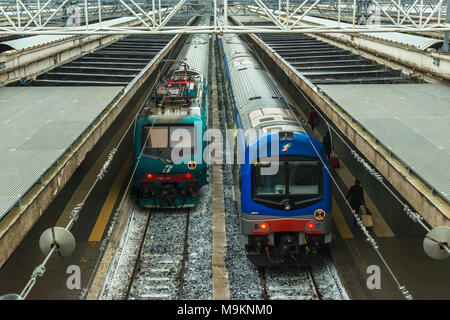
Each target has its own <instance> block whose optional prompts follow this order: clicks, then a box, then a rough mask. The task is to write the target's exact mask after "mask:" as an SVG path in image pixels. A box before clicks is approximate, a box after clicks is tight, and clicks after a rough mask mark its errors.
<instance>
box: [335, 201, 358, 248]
mask: <svg viewBox="0 0 450 320" xmlns="http://www.w3.org/2000/svg"><path fill="white" fill-rule="evenodd" d="M331 212H332V217H333V221H334V223H335V224H336V227H337V228H338V231H339V234H340V235H341V237H342V238H344V239H353V238H354V236H353V233H352V231H351V230H350V228H349V227H348V225H347V222H346V221H345V218H344V215H343V214H342V211H341V209H340V208H339V206H338V204H337V202H336V200H335V199H334V197H332V202H331Z"/></svg>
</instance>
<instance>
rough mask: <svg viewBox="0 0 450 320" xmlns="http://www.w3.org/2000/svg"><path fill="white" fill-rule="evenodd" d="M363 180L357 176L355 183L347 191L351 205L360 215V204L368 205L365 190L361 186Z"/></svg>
mask: <svg viewBox="0 0 450 320" xmlns="http://www.w3.org/2000/svg"><path fill="white" fill-rule="evenodd" d="M360 183H361V180H360V179H359V178H356V180H355V184H354V185H353V186H351V188H350V190H348V193H347V196H346V198H347V200H349V202H350V206H351V207H352V209H353V210H355V212H356V213H357V214H359V215H361V211H360V206H361V205H362V204H363V205H366V202H365V200H364V191H363V188H362V187H361V186H360Z"/></svg>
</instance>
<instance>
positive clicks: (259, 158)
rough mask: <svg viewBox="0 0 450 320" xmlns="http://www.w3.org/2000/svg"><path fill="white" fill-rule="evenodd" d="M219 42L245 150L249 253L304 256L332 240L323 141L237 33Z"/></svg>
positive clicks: (270, 257) (288, 259) (285, 259)
mask: <svg viewBox="0 0 450 320" xmlns="http://www.w3.org/2000/svg"><path fill="white" fill-rule="evenodd" d="M219 44H220V51H221V55H222V61H223V65H222V67H223V73H224V75H225V78H226V80H225V82H226V88H227V90H228V96H229V100H230V102H231V103H230V104H231V108H232V111H233V116H234V121H235V128H234V129H235V137H236V140H237V146H238V149H239V150H240V152H241V154H242V155H243V156H244V155H245V159H244V158H243V160H245V161H242V162H241V163H242V164H241V165H240V166H239V176H240V183H239V185H238V186H237V189H239V191H238V192H237V199H238V204H239V207H240V228H241V232H242V234H243V235H244V236H245V237H244V238H245V239H246V245H245V247H246V251H247V253H248V255H249V258H250V259H251V260H252V261H253V262H254V263H255V264H257V265H272V264H277V263H293V262H294V263H295V262H296V261H305V259H304V258H305V257H307V256H312V255H311V253H314V254H315V253H318V252H319V251H320V250H319V249H320V247H322V246H323V245H324V244H326V243H330V242H331V185H330V177H329V175H328V172H327V171H326V168H325V167H324V166H325V165H327V164H326V161H322V160H321V159H326V158H325V154H324V149H323V146H322V144H321V143H319V142H318V141H317V140H316V139H314V138H313V137H312V136H311V135H308V134H307V133H306V132H305V130H304V128H303V127H302V126H301V125H300V123H299V122H298V120H297V119H298V115H297V114H296V113H295V112H294V111H293V108H291V107H290V105H289V104H288V103H287V99H286V98H285V97H284V95H283V94H282V93H281V91H280V90H279V89H278V87H277V85H276V84H275V83H274V81H273V80H272V78H271V77H270V75H269V74H268V72H267V71H266V70H265V69H264V68H263V67H262V66H261V65H260V64H259V63H258V62H257V60H256V59H255V58H254V57H253V55H252V54H251V53H250V51H249V49H248V47H247V45H246V44H245V43H244V41H242V40H241V39H240V37H239V36H237V35H232V34H225V35H223V36H222V37H221V39H220V41H219ZM252 130H254V131H256V132H259V135H258V136H255V135H253V136H252V135H251V134H249V132H251V131H252ZM239 150H238V151H237V152H238V153H239ZM319 156H320V157H319ZM271 168H274V169H273V171H272V172H270V171H271V170H272V169H271ZM275 168H277V170H275ZM239 197H240V199H239Z"/></svg>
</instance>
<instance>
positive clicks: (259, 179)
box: [255, 163, 286, 196]
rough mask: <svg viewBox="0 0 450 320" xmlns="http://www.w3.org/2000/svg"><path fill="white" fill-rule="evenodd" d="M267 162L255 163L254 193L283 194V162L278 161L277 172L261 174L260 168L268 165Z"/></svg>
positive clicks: (284, 187) (259, 194)
mask: <svg viewBox="0 0 450 320" xmlns="http://www.w3.org/2000/svg"><path fill="white" fill-rule="evenodd" d="M269 166H270V164H269V163H259V164H257V165H255V170H256V184H255V186H256V195H258V196H265V195H274V194H285V190H286V186H285V180H286V178H285V172H286V170H285V164H284V163H280V164H279V167H278V172H277V173H276V174H274V175H263V174H261V168H264V167H267V168H268V167H269Z"/></svg>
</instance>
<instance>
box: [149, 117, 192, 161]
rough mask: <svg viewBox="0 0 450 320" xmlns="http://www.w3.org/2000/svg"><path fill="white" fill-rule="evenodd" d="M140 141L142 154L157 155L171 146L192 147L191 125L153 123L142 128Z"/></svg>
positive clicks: (168, 149)
mask: <svg viewBox="0 0 450 320" xmlns="http://www.w3.org/2000/svg"><path fill="white" fill-rule="evenodd" d="M141 141H142V144H143V147H144V154H148V155H152V154H153V155H155V154H156V155H159V154H160V153H161V152H162V151H163V150H167V151H170V150H171V149H172V148H175V147H177V148H191V149H193V148H194V141H195V140H194V126H193V125H175V124H174V125H168V126H167V125H166V126H161V125H155V126H153V127H151V126H146V127H144V128H142V137H141Z"/></svg>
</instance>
